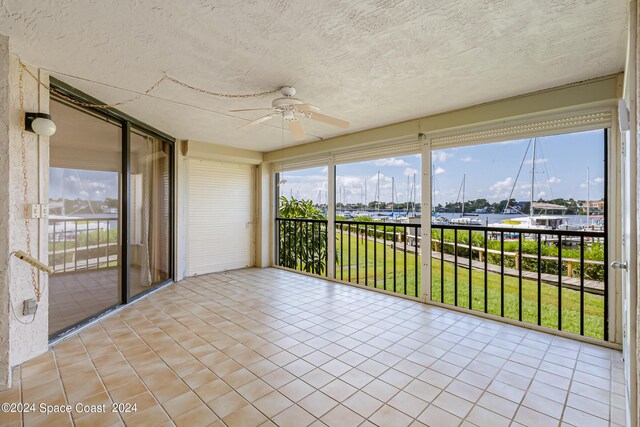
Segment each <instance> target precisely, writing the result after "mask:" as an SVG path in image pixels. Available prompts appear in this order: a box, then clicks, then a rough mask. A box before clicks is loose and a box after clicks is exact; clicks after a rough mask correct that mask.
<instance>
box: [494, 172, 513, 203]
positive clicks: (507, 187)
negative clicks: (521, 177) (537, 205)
mask: <svg viewBox="0 0 640 427" xmlns="http://www.w3.org/2000/svg"><path fill="white" fill-rule="evenodd" d="M512 187H513V178H511V177H508V178H506V179H504V180H502V181H498V182H496V183H495V184H493V185H492V186H491V187H489V190H491V191H492V192H493V197H500V198H505V197H507V196H508V195H509V192H510V191H511V188H512Z"/></svg>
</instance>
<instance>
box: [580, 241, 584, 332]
mask: <svg viewBox="0 0 640 427" xmlns="http://www.w3.org/2000/svg"><path fill="white" fill-rule="evenodd" d="M580 335H584V236H580Z"/></svg>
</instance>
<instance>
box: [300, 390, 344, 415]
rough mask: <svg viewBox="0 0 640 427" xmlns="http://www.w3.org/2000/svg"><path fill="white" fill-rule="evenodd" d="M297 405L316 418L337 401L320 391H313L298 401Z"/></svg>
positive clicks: (335, 404)
mask: <svg viewBox="0 0 640 427" xmlns="http://www.w3.org/2000/svg"><path fill="white" fill-rule="evenodd" d="M298 405H300V406H301V407H302V408H303V409H305V410H306V411H307V412H309V413H310V414H311V415H313V416H315V417H316V418H320V417H321V416H323V415H324V414H326V413H327V412H329V411H330V410H331V409H333V408H334V407H335V406H337V405H338V402H336V401H335V400H333V399H332V398H330V397H329V396H327V395H326V394H324V393H322V392H320V391H314V392H313V393H311V394H310V395H309V396H307V397H305V398H304V399H302V400H301V401H299V402H298Z"/></svg>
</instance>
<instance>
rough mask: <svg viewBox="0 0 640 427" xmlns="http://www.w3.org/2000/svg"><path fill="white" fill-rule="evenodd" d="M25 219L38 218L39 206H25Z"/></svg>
mask: <svg viewBox="0 0 640 427" xmlns="http://www.w3.org/2000/svg"><path fill="white" fill-rule="evenodd" d="M27 218H32V219H34V218H40V205H38V204H29V205H27Z"/></svg>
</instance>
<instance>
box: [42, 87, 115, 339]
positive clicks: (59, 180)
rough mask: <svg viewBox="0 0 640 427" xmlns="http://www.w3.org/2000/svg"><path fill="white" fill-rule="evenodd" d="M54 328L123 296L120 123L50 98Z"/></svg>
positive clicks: (92, 313) (63, 327)
mask: <svg viewBox="0 0 640 427" xmlns="http://www.w3.org/2000/svg"><path fill="white" fill-rule="evenodd" d="M50 109H51V114H52V116H53V117H55V120H56V123H57V125H58V131H57V132H56V133H55V134H54V135H53V136H52V137H51V138H50V146H49V152H50V154H49V156H50V160H49V166H50V169H49V208H50V214H49V228H48V236H49V238H48V240H49V242H48V243H49V265H50V266H51V267H52V268H53V269H54V273H53V274H52V275H51V276H50V278H49V334H50V335H56V334H57V333H59V332H61V331H64V330H66V329H69V328H70V327H73V326H74V325H76V324H78V323H80V322H82V321H83V320H85V319H87V318H91V317H92V316H95V314H96V313H100V312H102V311H104V310H106V309H108V308H110V307H113V306H115V305H117V304H119V303H121V302H122V291H121V290H122V286H121V282H120V278H121V271H120V270H121V268H122V258H121V255H120V254H121V250H120V249H121V244H120V241H121V239H120V236H121V234H120V230H121V220H120V212H121V200H122V198H121V185H120V184H121V180H122V179H121V178H122V171H121V166H122V143H121V140H122V126H121V124H120V123H119V122H117V121H114V120H111V119H109V118H108V117H107V116H103V115H99V114H89V113H88V112H87V111H85V110H80V109H77V108H74V107H73V106H71V105H68V104H65V103H62V102H59V101H56V100H52V101H51V106H50Z"/></svg>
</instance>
